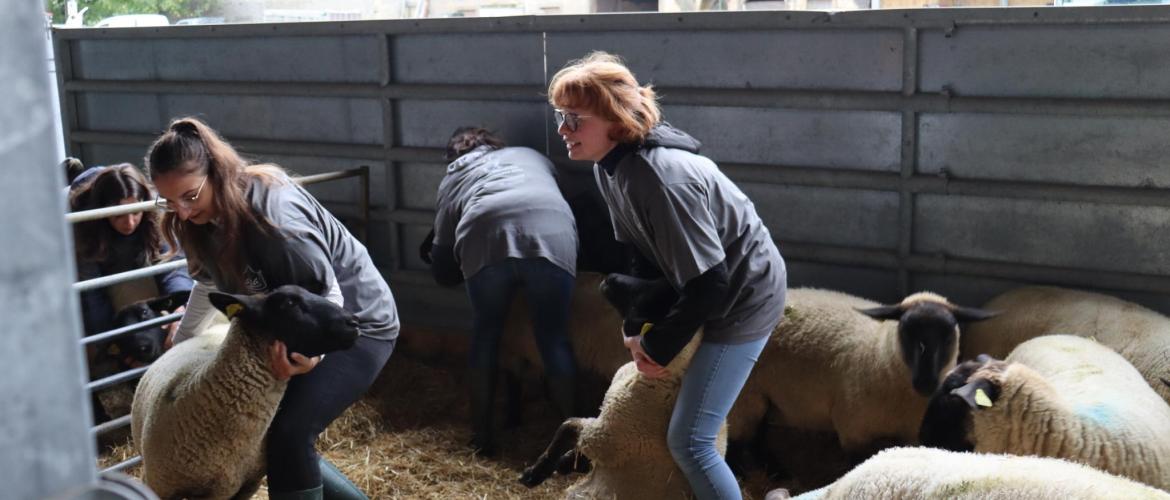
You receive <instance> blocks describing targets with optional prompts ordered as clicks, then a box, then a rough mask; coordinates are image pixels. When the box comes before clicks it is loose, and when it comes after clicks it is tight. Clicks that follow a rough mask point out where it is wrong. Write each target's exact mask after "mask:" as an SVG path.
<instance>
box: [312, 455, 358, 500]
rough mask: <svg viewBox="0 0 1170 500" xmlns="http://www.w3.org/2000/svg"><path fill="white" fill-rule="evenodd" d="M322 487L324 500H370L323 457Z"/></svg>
mask: <svg viewBox="0 0 1170 500" xmlns="http://www.w3.org/2000/svg"><path fill="white" fill-rule="evenodd" d="M321 486H322V487H323V488H324V490H325V491H324V493H325V494H324V500H370V499H369V497H367V496H366V494H365V493H362V490H361V489H359V488H358V487H357V486H356V485H354V484H353V483H352V482H350V480H349V478H347V477H345V474H343V473H342V472H341V471H340V470H338V469H337V467H336V466H334V465H333V464H332V463H330V462H329V461H328V460H325V457H321Z"/></svg>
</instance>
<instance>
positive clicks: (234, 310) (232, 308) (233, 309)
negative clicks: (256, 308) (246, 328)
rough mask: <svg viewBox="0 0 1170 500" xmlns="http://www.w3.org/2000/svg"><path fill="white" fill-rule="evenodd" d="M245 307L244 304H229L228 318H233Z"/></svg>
mask: <svg viewBox="0 0 1170 500" xmlns="http://www.w3.org/2000/svg"><path fill="white" fill-rule="evenodd" d="M243 308H244V306H241V305H239V304H228V306H227V311H226V312H227V317H228V319H232V318H234V317H236V315H237V314H239V313H240V310H242V309H243Z"/></svg>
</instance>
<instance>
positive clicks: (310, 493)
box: [268, 486, 322, 500]
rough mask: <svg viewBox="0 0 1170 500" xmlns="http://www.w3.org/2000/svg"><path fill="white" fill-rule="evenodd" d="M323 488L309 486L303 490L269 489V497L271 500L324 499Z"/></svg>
mask: <svg viewBox="0 0 1170 500" xmlns="http://www.w3.org/2000/svg"><path fill="white" fill-rule="evenodd" d="M321 494H322V488H321V487H320V486H318V487H316V488H309V489H307V490H301V491H283V492H276V491H269V492H268V498H269V499H270V500H322V497H321Z"/></svg>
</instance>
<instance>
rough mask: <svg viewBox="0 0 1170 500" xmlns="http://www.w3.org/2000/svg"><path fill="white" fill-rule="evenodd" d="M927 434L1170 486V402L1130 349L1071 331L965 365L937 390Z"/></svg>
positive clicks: (933, 440) (927, 438) (950, 444)
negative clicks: (1130, 357) (1001, 357)
mask: <svg viewBox="0 0 1170 500" xmlns="http://www.w3.org/2000/svg"><path fill="white" fill-rule="evenodd" d="M922 442H923V444H925V445H928V446H937V447H943V448H947V449H951V450H956V451H968V450H974V451H977V452H986V453H1010V454H1014V455H1038V456H1045V457H1054V458H1063V459H1067V460H1072V461H1074V462H1079V463H1083V464H1085V465H1088V466H1091V467H1096V468H1099V469H1101V470H1104V471H1106V472H1110V473H1113V474H1117V475H1119V476H1124V477H1128V478H1130V479H1134V480H1136V481H1141V482H1143V483H1146V484H1149V485H1151V486H1154V487H1156V488H1161V489H1167V488H1170V406H1167V405H1166V403H1165V402H1164V401H1162V399H1161V398H1159V397H1158V395H1157V394H1156V393H1154V391H1153V390H1152V389H1150V387H1149V386H1148V385H1146V382H1145V380H1144V379H1142V376H1141V374H1139V373H1138V372H1137V370H1135V369H1134V368H1133V366H1131V365H1130V364H1129V362H1127V361H1126V360H1125V358H1122V357H1121V356H1120V355H1118V354H1117V353H1115V352H1113V351H1112V350H1111V349H1109V348H1108V347H1105V346H1103V345H1101V344H1098V343H1097V342H1094V341H1092V340H1089V339H1085V338H1081V337H1076V336H1071V335H1047V336H1042V337H1037V338H1035V339H1032V340H1029V341H1027V342H1024V343H1023V344H1020V346H1019V347H1017V348H1016V349H1015V350H1013V351H1012V353H1011V354H1010V355H1008V357H1007V359H1006V360H1005V361H998V360H994V359H992V358H990V357H988V356H980V357H979V359H978V360H976V361H967V362H964V363H963V364H961V365H959V367H957V368H956V369H955V370H954V372H952V373H951V374H950V375H948V376H947V379H946V380H945V381H944V383H943V386H942V387H941V388H940V389H939V391H938V392H937V393H936V394H935V396H934V397H933V398H932V399H931V402H930V408H929V410H928V411H927V414H926V417H925V419H924V420H923V423H922Z"/></svg>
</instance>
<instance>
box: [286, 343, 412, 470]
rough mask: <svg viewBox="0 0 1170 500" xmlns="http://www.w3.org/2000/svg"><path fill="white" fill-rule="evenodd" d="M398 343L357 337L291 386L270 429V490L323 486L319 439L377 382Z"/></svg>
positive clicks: (298, 377)
mask: <svg viewBox="0 0 1170 500" xmlns="http://www.w3.org/2000/svg"><path fill="white" fill-rule="evenodd" d="M394 344H395V341H394V340H378V339H372V338H369V337H358V340H357V343H356V344H354V346H353V347H352V348H350V349H347V350H345V351H338V352H333V353H329V354H326V355H325V359H324V360H322V361H321V363H319V364H318V365H317V366H316V367H315V368H313V369H312V370H311V371H310V372H309V373H305V374H302V375H297V376H295V377H293V378H292V379H291V380H289V382H288V390H287V391H285V393H284V399H281V401H280V409H279V410H277V412H276V417H275V418H273V419H272V425H271V426H269V428H268V450H267V456H268V489H269V490H270V491H275V492H289V491H301V490H307V489H310V488H316V487H318V486H320V485H321V468H320V465H319V464H318V461H317V460H318V457H317V449H316V443H317V436H318V435H320V434H321V432H322V431H324V430H325V428H326V427H328V426H329V423H330V422H333V420H334V419H336V418H337V417H339V416H340V415H341V413H342V412H344V411H345V409H346V408H349V406H350V405H352V404H353V403H354V402H355V401H357V400H358V398H360V397H361V396H362V395H363V394H365V392H366V389H369V387H370V385H371V384H373V383H374V379H375V378H377V377H378V373H379V372H380V371H382V366H383V365H385V364H386V360H387V359H389V358H390V352H391V351H393V350H394Z"/></svg>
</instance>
